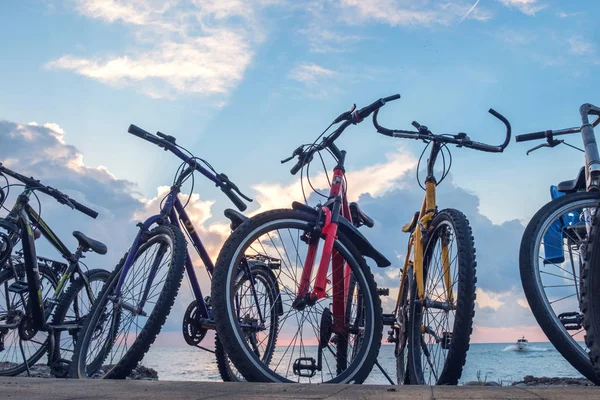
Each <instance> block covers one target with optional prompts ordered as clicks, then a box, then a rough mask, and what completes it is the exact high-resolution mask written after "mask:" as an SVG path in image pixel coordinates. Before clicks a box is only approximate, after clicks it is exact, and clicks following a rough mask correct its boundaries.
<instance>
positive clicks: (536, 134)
mask: <svg viewBox="0 0 600 400" xmlns="http://www.w3.org/2000/svg"><path fill="white" fill-rule="evenodd" d="M551 133H552V131H540V132H533V133H525V134H523V135H517V136H515V141H516V142H527V141H529V140H536V139H544V138H545V137H546V136H547V135H548V134H551Z"/></svg>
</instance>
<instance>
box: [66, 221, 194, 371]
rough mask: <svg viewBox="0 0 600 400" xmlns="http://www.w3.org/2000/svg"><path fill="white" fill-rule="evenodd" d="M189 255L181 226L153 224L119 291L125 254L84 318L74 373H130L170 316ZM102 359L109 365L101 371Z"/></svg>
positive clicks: (76, 350) (76, 349) (72, 365)
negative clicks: (97, 368)
mask: <svg viewBox="0 0 600 400" xmlns="http://www.w3.org/2000/svg"><path fill="white" fill-rule="evenodd" d="M185 255H186V242H185V238H184V237H183V234H182V233H181V231H180V230H179V229H178V228H177V227H175V226H171V225H163V226H159V227H157V228H154V229H153V230H152V231H150V232H149V234H148V235H147V236H146V237H145V238H144V240H143V242H142V243H141V244H140V245H139V247H138V248H137V249H136V253H135V257H134V262H133V263H132V265H131V266H130V268H129V270H128V271H127V274H126V276H125V277H124V281H123V284H122V286H121V290H120V291H118V290H117V289H118V288H117V286H118V282H119V279H120V278H121V275H122V274H121V272H122V269H123V267H124V263H125V260H126V259H127V255H126V256H125V257H123V259H122V260H121V262H120V263H119V265H118V266H117V268H116V270H115V271H114V272H113V274H112V276H111V278H110V279H109V281H108V282H107V284H106V285H105V286H104V288H103V289H102V291H101V292H100V294H99V296H98V299H97V300H96V302H94V304H93V306H92V309H91V310H90V313H89V314H88V318H86V319H85V324H84V327H83V328H82V331H81V334H80V336H81V338H80V339H79V340H78V341H77V344H76V346H75V352H74V355H73V361H72V363H71V376H74V377H78V378H86V377H90V376H92V375H95V376H99V377H102V378H109V379H124V378H126V377H127V376H128V375H129V374H130V373H131V371H132V370H133V369H134V368H135V367H136V366H137V364H138V362H140V361H141V360H142V358H143V357H144V355H145V354H146V352H147V351H148V349H149V348H150V346H151V345H152V343H153V342H154V339H156V336H157V335H158V333H159V332H160V329H161V328H162V326H163V324H164V323H165V321H166V319H167V316H168V315H169V312H170V310H171V307H172V306H173V303H174V301H175V297H176V296H177V291H178V290H179V286H180V285H181V279H182V278H183V272H184V263H185ZM144 299H145V301H144ZM98 360H103V362H104V364H105V365H103V367H102V369H100V370H98V371H97V372H96V371H95V367H96V366H97V365H96V364H95V363H96V362H97V361H98Z"/></svg>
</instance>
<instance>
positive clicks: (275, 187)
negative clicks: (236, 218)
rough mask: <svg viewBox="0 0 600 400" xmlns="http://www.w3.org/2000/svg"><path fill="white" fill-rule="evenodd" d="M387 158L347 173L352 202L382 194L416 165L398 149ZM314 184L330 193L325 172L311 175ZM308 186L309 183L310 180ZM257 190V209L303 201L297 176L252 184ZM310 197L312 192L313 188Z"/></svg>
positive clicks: (255, 212) (281, 206)
mask: <svg viewBox="0 0 600 400" xmlns="http://www.w3.org/2000/svg"><path fill="white" fill-rule="evenodd" d="M386 158H387V161H386V162H383V163H379V164H375V165H371V166H367V167H365V168H362V169H360V170H354V171H352V170H350V171H347V173H346V178H347V181H348V186H349V187H348V193H347V196H348V201H356V200H358V198H359V197H360V195H361V194H363V193H369V194H370V195H371V196H375V197H377V196H380V195H382V194H384V193H386V191H388V190H390V189H392V187H394V186H395V184H396V180H397V179H398V178H400V177H401V176H402V175H404V174H405V173H406V171H408V170H410V169H412V168H414V166H415V165H416V159H415V157H414V156H413V155H412V154H410V153H408V152H407V151H405V150H403V148H402V147H400V148H398V149H397V150H396V151H395V152H392V153H388V154H386ZM311 183H312V184H313V186H314V187H316V188H321V189H322V190H321V192H325V193H326V192H327V189H326V188H327V187H328V181H327V176H326V175H325V173H319V174H317V175H316V176H311ZM304 185H305V186H308V185H307V184H306V182H305V183H304ZM252 189H254V190H255V191H256V192H257V193H256V196H255V199H256V201H257V203H258V204H259V205H260V207H259V208H258V209H257V210H255V211H254V212H253V214H257V213H259V212H263V211H267V210H270V209H274V208H284V207H290V205H291V204H292V202H293V201H302V199H303V195H302V185H301V181H300V179H299V178H298V179H296V180H295V181H294V182H292V183H290V184H287V185H285V184H280V183H271V182H268V183H259V184H256V185H253V186H252ZM306 190H308V192H307V196H308V195H310V194H311V192H310V188H307V187H305V191H306Z"/></svg>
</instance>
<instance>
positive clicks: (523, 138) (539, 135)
mask: <svg viewBox="0 0 600 400" xmlns="http://www.w3.org/2000/svg"><path fill="white" fill-rule="evenodd" d="M598 125H600V117H597V118H596V120H595V121H594V122H592V126H593V127H594V128H595V127H597V126H598ZM578 132H581V127H577V126H576V127H573V128H566V129H559V130H556V131H554V130H551V129H549V130H547V131H539V132H531V133H524V134H522V135H517V136H515V142H528V141H530V140H537V139H546V138H552V137H553V136H559V135H569V134H572V133H578Z"/></svg>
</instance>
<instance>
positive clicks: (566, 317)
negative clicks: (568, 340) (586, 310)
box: [558, 311, 583, 331]
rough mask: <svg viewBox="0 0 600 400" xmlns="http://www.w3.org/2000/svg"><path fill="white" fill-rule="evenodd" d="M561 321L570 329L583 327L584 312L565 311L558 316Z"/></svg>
mask: <svg viewBox="0 0 600 400" xmlns="http://www.w3.org/2000/svg"><path fill="white" fill-rule="evenodd" d="M558 319H559V321H560V323H561V324H562V325H563V327H564V328H565V329H566V330H568V331H578V330H581V329H583V325H582V324H583V314H581V313H579V312H576V311H575V312H565V313H562V314H560V315H559V316H558Z"/></svg>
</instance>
